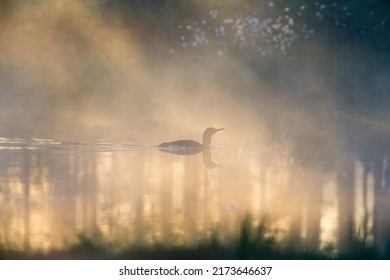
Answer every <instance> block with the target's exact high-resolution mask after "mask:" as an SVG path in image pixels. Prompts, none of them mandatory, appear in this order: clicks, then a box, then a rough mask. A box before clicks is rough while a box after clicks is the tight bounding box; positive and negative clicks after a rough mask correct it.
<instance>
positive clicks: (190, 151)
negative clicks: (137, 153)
mask: <svg viewBox="0 0 390 280" xmlns="http://www.w3.org/2000/svg"><path fill="white" fill-rule="evenodd" d="M222 129H223V128H220V129H216V128H213V127H209V128H206V130H205V131H204V132H203V137H202V143H199V142H197V141H194V140H177V141H172V142H164V143H161V144H160V145H158V146H157V147H158V149H159V150H160V151H162V152H164V153H171V154H175V155H183V156H184V155H186V156H187V155H195V154H199V153H202V154H203V164H204V165H205V166H206V167H207V168H215V167H218V165H217V164H216V163H215V162H214V161H213V159H212V157H211V150H210V145H211V138H212V137H213V135H214V134H215V133H217V132H218V131H220V130H222Z"/></svg>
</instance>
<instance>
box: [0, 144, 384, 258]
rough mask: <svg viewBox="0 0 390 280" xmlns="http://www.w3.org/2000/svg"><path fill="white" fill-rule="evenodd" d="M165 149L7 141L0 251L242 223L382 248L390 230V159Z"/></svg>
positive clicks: (175, 238) (187, 238)
mask: <svg viewBox="0 0 390 280" xmlns="http://www.w3.org/2000/svg"><path fill="white" fill-rule="evenodd" d="M211 154H212V158H213V161H215V162H216V163H217V165H218V167H214V168H209V167H210V166H207V165H205V162H204V158H203V157H202V155H201V154H197V155H191V156H181V155H175V154H170V153H162V152H160V151H158V149H157V147H154V146H138V145H133V144H127V143H120V144H118V143H115V144H113V143H80V142H77V141H59V140H50V139H10V138H1V139H0V244H3V245H4V246H7V247H9V248H13V249H17V250H25V251H28V250H43V251H46V250H53V249H64V248H66V246H68V245H69V243H71V242H74V241H75V240H76V239H77V236H78V234H80V233H83V232H95V231H98V232H100V233H101V234H102V235H103V236H104V237H105V238H107V239H108V240H120V241H121V242H124V243H128V244H130V243H132V242H144V243H146V244H149V243H153V242H166V243H168V242H171V243H175V244H186V243H188V242H191V241H193V240H196V239H199V238H200V237H202V236H204V235H205V234H206V235H207V234H208V233H211V232H212V231H213V230H215V228H218V230H219V231H220V232H221V233H222V238H224V237H226V238H228V237H229V236H231V235H234V234H236V233H237V231H238V226H239V222H240V220H241V219H242V217H243V216H245V215H247V214H250V215H251V216H252V218H253V220H254V222H255V223H259V222H260V221H261V220H262V219H264V217H267V219H268V220H269V221H270V225H271V227H272V229H273V234H274V235H275V236H276V237H277V238H278V239H291V240H299V241H301V243H300V244H302V245H301V246H303V247H304V248H308V249H322V248H326V247H329V246H330V247H331V248H333V249H332V250H333V252H334V251H341V252H342V251H343V250H344V251H347V250H349V249H350V247H351V246H353V242H352V240H354V239H356V238H358V239H359V240H361V241H362V242H364V243H365V244H371V245H374V246H375V247H376V248H378V250H382V248H384V246H385V245H386V242H387V241H388V234H389V229H390V228H389V225H390V205H389V203H388V201H389V189H390V167H389V164H388V161H387V159H385V158H379V159H377V160H373V161H371V162H362V161H358V160H355V159H353V157H342V158H340V159H339V160H337V161H332V162H325V161H321V159H316V160H311V161H308V162H300V163H297V162H296V160H295V159H293V158H291V157H289V156H283V155H279V156H273V157H268V156H264V155H261V154H258V155H252V156H244V155H243V154H242V153H240V151H238V150H235V149H222V148H216V149H213V150H212V151H211Z"/></svg>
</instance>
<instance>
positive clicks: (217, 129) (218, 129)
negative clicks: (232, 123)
mask: <svg viewBox="0 0 390 280" xmlns="http://www.w3.org/2000/svg"><path fill="white" fill-rule="evenodd" d="M222 129H225V128H224V127H223V128H220V129H217V131H220V130H222Z"/></svg>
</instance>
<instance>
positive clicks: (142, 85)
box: [0, 0, 388, 155]
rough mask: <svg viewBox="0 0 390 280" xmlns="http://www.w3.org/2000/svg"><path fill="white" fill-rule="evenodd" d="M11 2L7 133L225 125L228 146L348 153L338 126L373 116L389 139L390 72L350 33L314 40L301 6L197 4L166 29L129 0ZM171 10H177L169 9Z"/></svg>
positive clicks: (108, 132)
mask: <svg viewBox="0 0 390 280" xmlns="http://www.w3.org/2000/svg"><path fill="white" fill-rule="evenodd" d="M3 2H4V3H5V4H4V6H5V7H7V9H6V10H5V12H3V15H2V20H1V27H0V34H1V37H0V48H1V58H0V79H1V84H0V87H1V88H0V94H1V96H0V98H1V112H0V132H1V135H3V136H5V137H28V138H29V137H39V138H51V139H72V140H76V141H78V140H79V141H85V140H87V141H92V142H93V141H100V140H108V141H112V142H116V141H121V142H129V143H136V144H141V145H150V144H158V143H160V142H162V141H166V140H172V139H183V138H188V139H195V140H199V139H200V137H201V133H202V132H203V130H204V128H206V127H217V128H219V127H225V128H226V129H225V130H224V131H223V132H221V133H220V134H218V136H216V139H217V140H216V141H218V145H219V146H222V147H225V148H239V147H241V148H243V147H245V149H246V150H248V153H249V154H250V153H253V152H254V151H255V150H256V153H259V150H262V149H264V148H267V149H268V147H270V146H272V145H275V143H277V145H282V146H283V149H288V150H294V149H295V150H299V147H297V146H299V145H301V144H302V143H305V144H306V143H309V145H312V146H310V147H308V146H304V147H302V149H305V150H307V149H309V150H310V149H312V150H318V147H321V149H323V148H326V149H325V150H326V154H327V155H329V154H334V155H339V154H340V152H341V151H344V149H345V145H347V146H348V141H349V140H348V139H347V138H348V135H345V133H344V129H343V128H342V127H341V128H340V124H343V123H348V122H352V123H353V125H357V126H360V125H361V124H362V123H364V122H366V123H367V122H369V123H375V124H376V127H377V128H379V129H378V130H379V132H378V133H379V134H381V135H382V134H386V131H388V127H387V126H386V125H384V124H383V119H387V116H386V114H387V113H385V111H384V110H383V109H382V108H381V106H385V105H383V104H388V103H383V102H381V101H383V100H384V99H383V100H382V99H379V101H378V98H376V97H375V98H376V99H375V98H371V99H370V96H380V97H381V96H384V95H385V93H386V91H387V89H388V87H387V81H386V80H385V78H384V77H385V74H384V73H388V70H386V69H385V67H384V66H383V65H380V64H375V62H374V61H379V59H378V58H377V57H372V56H371V55H370V54H369V53H367V52H366V51H365V49H361V48H360V47H356V48H350V46H351V45H353V44H352V43H349V42H346V43H345V45H342V44H340V42H336V43H334V44H332V45H331V44H328V45H326V44H324V43H323V41H322V40H315V39H312V40H308V41H305V39H307V38H310V37H313V36H314V34H315V32H314V30H313V28H314V27H315V24H313V28H312V27H311V26H308V25H306V24H302V23H300V22H299V21H298V20H297V17H298V15H300V13H303V11H304V8H305V6H303V5H302V6H300V7H298V13H297V14H294V13H289V12H290V8H288V7H286V8H283V9H281V10H282V11H283V14H280V15H278V14H277V13H276V12H274V11H272V8H273V7H274V5H275V4H274V3H273V2H261V3H262V4H261V5H260V4H259V5H258V6H259V7H263V9H259V10H258V11H257V14H256V13H255V12H251V10H250V5H249V4H248V5H249V8H248V7H247V6H245V5H244V6H243V8H242V10H239V9H237V4H236V3H235V2H234V1H231V2H229V3H227V4H226V5H218V4H215V2H213V1H205V2H203V1H192V2H188V3H187V4H186V5H187V6H186V5H182V6H180V9H179V8H178V10H177V11H178V12H177V13H178V14H179V12H181V13H182V14H179V15H177V16H176V17H173V19H176V22H174V23H173V25H172V24H171V23H170V24H171V25H170V26H174V27H175V29H174V30H167V27H166V26H163V27H161V28H160V29H159V28H158V20H159V19H161V18H163V15H158V16H157V14H154V15H155V18H153V14H152V15H151V16H150V15H149V18H148V17H147V16H146V15H145V16H141V15H139V14H137V10H135V11H133V12H132V14H129V15H128V17H127V18H126V15H127V14H126V13H125V12H123V11H124V7H125V6H126V5H125V4H123V5H122V6H121V5H120V4H118V2H116V1H44V0H41V1H28V2H25V1H3ZM281 2H282V4H283V3H284V2H283V1H281ZM110 3H114V4H117V5H116V6H115V5H114V4H112V6H110V5H109V4H110ZM202 3H203V4H202ZM213 3H214V4H213ZM248 3H249V2H248ZM271 4H272V5H271ZM135 6H136V5H135ZM152 6H153V5H151V7H152ZM156 6H158V5H156ZM159 7H160V8H161V6H159ZM162 7H164V6H162ZM172 7H173V8H174V7H175V6H174V5H173V6H172ZM178 7H179V6H178ZM188 7H189V8H191V9H190V10H188V11H187V13H186V12H183V9H186V8H188ZM122 8H123V11H122V10H121V9H122ZM173 8H172V9H173ZM325 8H326V6H325ZM325 8H324V7H323V6H321V7H319V8H318V9H319V10H320V11H325ZM172 9H171V10H170V9H169V7H168V8H167V7H165V10H164V11H166V12H167V17H169V16H172V14H169V12H171V13H172ZM151 11H153V10H152V9H151ZM174 11H175V9H173V13H174ZM189 11H191V12H189ZM121 12H122V13H121ZM323 13H324V12H323ZM186 14H189V16H188V17H186V16H185V15H186ZM123 15H125V16H123ZM180 15H181V17H180ZM317 17H318V15H317ZM139 19H142V22H137V21H138V20H139ZM173 19H172V20H173ZM298 19H299V18H298ZM148 20H149V21H150V22H151V24H150V26H148V25H147V24H145V23H148ZM167 21H168V22H170V21H169V20H167ZM167 21H164V22H163V23H162V25H163V24H165V23H166V22H167ZM156 22H157V24H156ZM156 26H157V27H156ZM222 27H223V28H222ZM148 28H149V29H148ZM153 28H154V29H153ZM156 30H157V31H156ZM210 30H211V31H210ZM214 30H215V32H216V35H215V37H212V38H211V37H210V35H209V34H208V33H207V32H214ZM159 32H160V33H162V35H161V36H157V35H156V34H158V33H159ZM163 32H166V33H163ZM229 32H230V33H229ZM253 34H257V35H256V36H257V37H256V36H254V35H253ZM244 35H245V36H246V37H249V39H246V38H244ZM240 36H241V37H240ZM229 44H230V45H229ZM189 49H190V50H189ZM346 49H347V50H348V51H346ZM355 58H359V60H360V61H359V63H357V62H356V61H355ZM373 69H375V71H374V74H372V73H373V71H371V72H370V70H373ZM386 71H387V72H386ZM363 78H364V83H361V84H360V82H361V81H362V79H363ZM365 90H368V91H370V90H372V91H373V93H372V94H370V93H367V96H365V94H364V93H363V94H361V92H364V91H365ZM349 92H353V94H349ZM373 100H374V101H373ZM375 102H376V103H375ZM346 104H347V105H346ZM351 104H352V105H351ZM359 104H364V106H360V105H359ZM362 107H363V108H364V110H363V111H362V110H361V108H362ZM345 108H348V110H349V109H350V108H352V110H351V111H352V112H353V113H354V114H355V115H351V113H350V112H351V111H348V112H347V111H346V110H345ZM355 108H357V109H356V110H355ZM373 108H374V109H373ZM361 112H363V114H362V113H361ZM373 112H381V113H380V114H379V115H380V117H379V118H380V120H378V117H376V116H375V115H376V113H375V114H374V113H373ZM367 115H370V116H369V117H368V116H367ZM373 115H374V116H373ZM348 125H349V123H348ZM345 137H347V138H345ZM300 152H302V151H300Z"/></svg>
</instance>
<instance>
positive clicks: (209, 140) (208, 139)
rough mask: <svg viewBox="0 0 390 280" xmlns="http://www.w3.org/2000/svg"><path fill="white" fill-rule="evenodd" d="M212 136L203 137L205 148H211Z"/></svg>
mask: <svg viewBox="0 0 390 280" xmlns="http://www.w3.org/2000/svg"><path fill="white" fill-rule="evenodd" d="M211 137H212V136H211V135H203V146H204V147H210V145H211Z"/></svg>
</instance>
